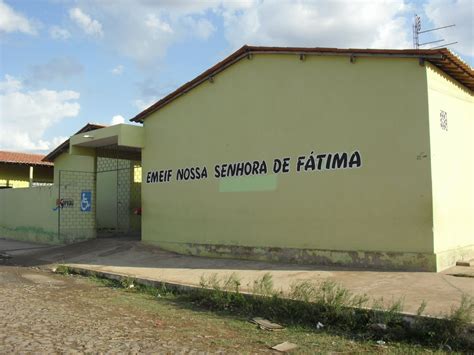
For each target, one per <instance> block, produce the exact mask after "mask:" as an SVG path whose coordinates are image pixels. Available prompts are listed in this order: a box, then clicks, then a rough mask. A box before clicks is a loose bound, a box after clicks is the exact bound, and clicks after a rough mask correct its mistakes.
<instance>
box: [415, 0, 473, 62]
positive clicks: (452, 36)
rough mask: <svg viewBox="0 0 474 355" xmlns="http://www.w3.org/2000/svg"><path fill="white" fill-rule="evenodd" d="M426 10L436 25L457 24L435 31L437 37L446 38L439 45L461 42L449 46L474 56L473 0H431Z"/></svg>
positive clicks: (426, 5) (425, 7)
mask: <svg viewBox="0 0 474 355" xmlns="http://www.w3.org/2000/svg"><path fill="white" fill-rule="evenodd" d="M424 10H425V13H426V16H427V17H428V19H429V20H430V21H431V22H432V23H433V25H434V27H442V26H447V25H451V24H455V25H456V27H453V28H446V29H443V30H440V31H436V32H433V35H434V36H435V37H436V38H435V39H445V41H444V42H441V43H438V45H443V43H445V44H447V43H451V42H459V43H457V44H455V45H452V46H449V48H451V49H454V50H456V51H459V52H460V53H462V54H464V55H468V56H471V57H472V56H474V39H473V38H474V19H473V15H474V4H473V2H472V0H429V1H428V2H427V3H426V4H425V6H424ZM422 23H423V20H422ZM422 30H423V28H422Z"/></svg>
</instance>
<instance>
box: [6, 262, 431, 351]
mask: <svg viewBox="0 0 474 355" xmlns="http://www.w3.org/2000/svg"><path fill="white" fill-rule="evenodd" d="M284 341H290V342H293V343H296V344H297V345H298V348H297V349H296V351H294V352H296V353H318V352H324V353H328V352H346V353H353V352H382V353H385V352H397V353H407V352H410V353H411V352H425V351H427V352H431V351H432V350H430V349H423V348H421V347H417V346H412V345H406V344H386V345H383V346H380V345H378V344H377V343H376V342H375V341H373V342H368V341H362V342H361V341H355V340H352V339H349V338H345V337H342V336H338V335H330V334H327V333H324V332H316V331H314V330H307V329H299V328H298V329H294V328H293V329H291V328H288V329H286V330H284V331H282V332H268V331H264V330H260V329H257V328H256V327H255V325H253V324H251V323H250V322H248V321H247V320H245V319H239V318H237V317H230V316H226V315H222V314H221V315H219V314H215V313H212V312H207V311H203V310H199V309H197V308H195V307H193V305H192V304H183V303H182V302H181V303H179V302H173V300H172V299H167V298H166V297H163V298H152V297H151V296H148V295H145V294H140V293H136V292H127V291H126V290H123V289H114V288H110V287H105V286H103V285H102V284H101V283H100V282H97V281H94V280H91V279H88V278H84V277H80V276H71V275H58V274H53V273H51V272H49V271H47V270H41V269H38V268H32V267H20V266H11V265H0V353H1V354H6V353H48V354H53V353H111V354H117V353H127V354H137V353H266V352H273V350H271V349H270V347H271V346H273V345H276V344H279V343H281V342H284Z"/></svg>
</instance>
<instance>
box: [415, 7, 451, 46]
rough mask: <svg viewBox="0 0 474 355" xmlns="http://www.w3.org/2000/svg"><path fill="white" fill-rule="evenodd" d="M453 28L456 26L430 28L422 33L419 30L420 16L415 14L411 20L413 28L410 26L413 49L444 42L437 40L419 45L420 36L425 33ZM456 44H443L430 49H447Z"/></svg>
mask: <svg viewBox="0 0 474 355" xmlns="http://www.w3.org/2000/svg"><path fill="white" fill-rule="evenodd" d="M454 26H456V25H448V26H442V27H436V28H431V29H429V30H424V31H422V30H421V18H420V16H418V15H417V14H415V17H414V20H413V26H412V30H413V48H415V49H420V47H421V46H426V45H427V44H433V43H439V42H443V41H444V39H439V40H436V41H430V42H425V43H420V34H422V33H426V32H433V31H438V30H442V29H443V28H448V27H454ZM456 43H458V42H451V43H446V44H443V45H441V46H436V47H431V48H430V49H435V48H441V47H447V46H450V45H452V44H456Z"/></svg>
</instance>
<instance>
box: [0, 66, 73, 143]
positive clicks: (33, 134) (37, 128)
mask: <svg viewBox="0 0 474 355" xmlns="http://www.w3.org/2000/svg"><path fill="white" fill-rule="evenodd" d="M79 96H80V95H79V93H78V92H75V91H71V90H64V91H54V90H48V89H41V90H35V91H27V90H25V89H24V88H23V86H22V83H21V81H20V80H18V79H15V78H14V77H12V76H9V75H5V79H4V81H2V82H0V117H1V119H2V122H1V126H2V129H1V130H0V148H2V149H11V150H49V149H52V148H54V147H55V144H56V143H57V141H58V140H59V139H61V137H59V138H58V139H56V140H55V139H53V140H52V141H47V140H45V139H44V137H43V136H44V133H45V132H46V130H47V129H48V128H49V127H51V126H53V125H55V124H58V123H59V122H61V121H62V120H63V119H65V118H68V117H76V116H77V115H78V114H79V109H80V105H79V103H78V102H77V100H78V99H79Z"/></svg>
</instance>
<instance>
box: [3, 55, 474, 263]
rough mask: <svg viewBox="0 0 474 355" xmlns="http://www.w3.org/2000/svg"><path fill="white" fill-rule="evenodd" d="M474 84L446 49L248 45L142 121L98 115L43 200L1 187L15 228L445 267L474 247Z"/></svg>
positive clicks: (44, 234) (66, 238)
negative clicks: (100, 119)
mask: <svg viewBox="0 0 474 355" xmlns="http://www.w3.org/2000/svg"><path fill="white" fill-rule="evenodd" d="M473 89H474V71H473V68H471V67H470V66H469V65H467V64H466V63H464V62H463V61H462V60H461V59H460V58H459V57H457V56H456V55H454V54H453V53H452V52H450V51H449V50H447V49H433V50H371V49H335V48H286V47H285V48H284V47H250V46H244V47H242V48H241V49H239V50H237V51H236V52H235V53H233V54H232V55H230V56H229V57H227V58H226V59H224V60H223V61H221V62H219V63H217V64H216V65H215V66H213V67H212V68H210V69H208V70H207V71H205V72H204V73H202V74H201V75H199V76H198V77H196V78H195V79H193V80H191V81H190V82H188V83H186V84H185V85H183V86H182V87H180V88H178V89H177V90H175V91H174V92H172V93H170V94H169V95H168V96H166V97H164V98H163V99H161V100H160V101H158V102H157V103H155V104H154V105H152V106H150V107H149V108H148V109H146V110H144V111H143V112H141V113H139V114H138V115H137V116H136V117H134V118H133V119H132V120H133V121H135V122H138V123H141V124H142V126H141V127H140V126H134V125H116V126H110V127H94V126H91V125H88V126H86V127H84V128H83V129H82V130H81V131H80V132H78V133H77V134H75V135H74V136H72V137H71V138H70V139H69V140H68V141H67V142H65V143H64V144H63V146H62V148H61V149H56V150H55V151H54V152H52V153H50V154H49V155H48V156H47V157H46V160H48V161H54V169H55V173H54V183H55V184H54V186H53V187H46V188H36V189H33V190H35V191H34V192H35V193H36V194H37V196H36V199H31V198H30V200H29V201H30V203H29V204H28V203H27V202H26V201H25V199H26V197H25V199H22V198H19V197H20V196H19V195H15V194H14V192H15V191H0V203H1V204H2V205H1V212H0V233H1V235H2V236H7V237H8V236H12V237H15V238H23V239H25V238H26V239H29V240H39V241H46V242H50V243H66V242H68V243H70V242H76V241H79V240H85V239H90V238H97V237H102V236H113V235H127V236H134V237H135V238H139V239H140V240H141V241H142V242H143V243H146V244H151V245H157V246H160V247H162V248H164V249H167V250H172V251H175V252H178V253H186V254H192V255H202V256H214V257H231V258H246V259H255V260H274V261H282V262H295V263H314V264H326V265H344V266H353V267H370V268H381V269H383V268H385V269H404V270H426V271H440V270H443V269H446V268H448V267H450V266H453V265H454V264H455V263H456V261H460V260H469V259H471V258H474V106H473V101H474V100H473ZM38 189H40V190H44V191H42V192H39V191H40V190H38ZM25 190H31V189H25ZM32 193H33V192H32ZM31 201H35V202H31ZM11 204H13V205H15V206H16V205H18V206H20V205H21V206H22V207H21V211H18V210H20V208H16V210H17V211H16V212H17V213H20V214H21V213H25V214H26V213H28V212H31V211H37V212H36V215H41V218H40V219H41V220H36V219H32V218H30V219H28V218H26V217H25V216H23V219H21V218H19V219H17V220H15V218H13V217H12V213H11V209H10V208H5V206H7V205H8V206H11ZM23 204H26V206H24V205H23ZM38 211H41V212H38Z"/></svg>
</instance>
